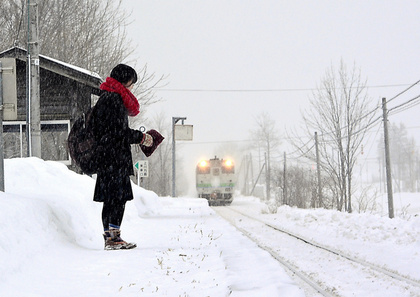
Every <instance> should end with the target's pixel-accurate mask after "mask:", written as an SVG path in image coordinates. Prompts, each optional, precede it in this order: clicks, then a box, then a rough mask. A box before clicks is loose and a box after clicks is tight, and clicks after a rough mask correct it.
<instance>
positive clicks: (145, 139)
mask: <svg viewBox="0 0 420 297" xmlns="http://www.w3.org/2000/svg"><path fill="white" fill-rule="evenodd" d="M140 144H141V145H144V146H146V147H151V146H152V145H153V137H152V136H150V135H149V134H147V133H144V134H143V139H142V141H141V142H140Z"/></svg>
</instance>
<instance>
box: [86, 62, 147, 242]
mask: <svg viewBox="0 0 420 297" xmlns="http://www.w3.org/2000/svg"><path fill="white" fill-rule="evenodd" d="M136 81H137V73H136V71H135V70H134V69H133V68H132V67H130V66H128V65H125V64H119V65H117V66H115V67H114V69H112V71H111V74H110V76H109V77H107V79H106V81H105V82H104V83H103V84H101V86H100V88H101V90H102V94H101V96H100V97H99V100H98V102H97V103H96V105H95V107H94V109H93V111H92V113H93V114H92V116H93V118H92V131H93V134H94V136H95V139H96V141H97V143H98V150H97V155H96V157H97V161H98V164H99V168H98V173H97V179H96V185H95V192H94V196H93V200H94V201H97V202H103V209H102V224H103V227H104V235H103V236H104V240H105V249H106V250H113V249H131V248H135V247H136V244H135V243H127V242H125V241H124V240H123V239H122V238H121V231H120V226H121V222H122V219H123V216H124V210H125V204H126V202H127V201H129V200H133V192H132V189H131V183H130V175H134V170H133V160H132V156H131V144H141V145H143V146H145V147H151V146H152V145H153V138H152V136H151V135H149V134H148V133H142V132H141V131H139V130H133V129H130V128H129V126H128V116H136V115H137V114H139V112H140V105H139V102H138V100H137V99H136V97H135V96H134V95H133V94H132V93H131V89H132V87H133V85H134V84H135V83H136Z"/></svg>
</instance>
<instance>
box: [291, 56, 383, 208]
mask: <svg viewBox="0 0 420 297" xmlns="http://www.w3.org/2000/svg"><path fill="white" fill-rule="evenodd" d="M370 102H371V100H370V98H369V97H368V94H367V89H366V81H363V80H362V78H361V72H360V70H358V69H357V68H356V66H355V65H354V66H353V68H352V69H351V70H348V69H347V67H346V66H345V64H344V63H343V61H341V64H340V67H339V69H338V70H337V71H336V70H335V69H334V68H333V67H331V68H330V69H328V70H327V71H326V74H325V76H324V78H323V79H322V81H321V85H320V86H319V87H318V88H317V91H315V92H314V93H313V96H312V98H311V100H310V108H309V109H308V110H307V111H305V112H304V113H303V122H304V130H305V131H306V133H307V135H308V136H310V137H311V136H312V135H313V134H314V131H316V132H318V135H319V150H320V156H321V168H322V170H323V171H324V172H325V173H326V174H327V175H328V176H329V180H330V181H332V182H333V184H334V187H335V191H334V192H336V193H337V194H338V197H337V198H336V199H337V201H336V207H337V209H338V210H342V209H343V207H344V209H345V210H346V211H348V212H352V203H351V198H352V192H353V188H352V186H353V183H352V181H353V180H352V177H353V169H354V166H355V162H356V159H357V156H358V154H359V152H360V151H359V148H360V146H361V144H362V141H363V139H364V137H365V134H366V132H367V130H368V128H369V125H370V124H371V123H372V122H373V118H374V116H375V113H374V112H373V111H374V110H376V109H374V108H371V104H370ZM295 145H296V146H297V147H299V145H301V144H298V143H295ZM301 147H302V146H301ZM306 157H308V158H310V159H311V160H315V152H313V150H312V151H309V152H306Z"/></svg>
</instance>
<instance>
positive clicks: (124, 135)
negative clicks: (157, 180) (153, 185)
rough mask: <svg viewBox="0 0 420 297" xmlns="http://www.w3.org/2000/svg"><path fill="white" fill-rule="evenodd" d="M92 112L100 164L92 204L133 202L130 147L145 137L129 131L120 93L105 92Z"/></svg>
mask: <svg viewBox="0 0 420 297" xmlns="http://www.w3.org/2000/svg"><path fill="white" fill-rule="evenodd" d="M92 112H93V114H92V116H93V121H92V129H93V133H94V135H95V138H96V141H97V142H98V151H97V156H96V160H97V162H98V164H99V169H98V175H97V179H96V186H95V193H94V197H93V200H94V201H98V202H112V201H114V200H120V201H127V200H132V199H133V193H132V189H131V183H130V177H129V176H130V175H133V174H134V171H133V160H132V156H131V144H134V143H140V142H141V140H142V139H143V133H142V132H140V131H138V130H133V129H130V128H129V126H128V113H127V109H126V108H125V106H124V103H123V100H122V98H121V96H120V95H119V94H117V93H112V92H105V91H104V92H103V93H102V95H101V96H100V98H99V100H98V102H97V103H96V105H95V107H94V108H93V111H92Z"/></svg>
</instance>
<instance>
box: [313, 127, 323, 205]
mask: <svg viewBox="0 0 420 297" xmlns="http://www.w3.org/2000/svg"><path fill="white" fill-rule="evenodd" d="M315 150H316V171H317V175H318V203H319V204H318V206H321V205H322V188H321V163H320V160H319V148H318V133H317V132H315Z"/></svg>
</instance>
